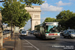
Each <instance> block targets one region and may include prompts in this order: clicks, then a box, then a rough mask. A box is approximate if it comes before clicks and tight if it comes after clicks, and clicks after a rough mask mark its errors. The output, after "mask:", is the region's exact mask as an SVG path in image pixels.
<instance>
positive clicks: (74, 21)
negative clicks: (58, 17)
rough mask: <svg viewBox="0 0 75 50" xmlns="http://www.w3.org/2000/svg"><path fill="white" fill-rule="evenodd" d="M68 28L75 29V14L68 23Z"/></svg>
mask: <svg viewBox="0 0 75 50" xmlns="http://www.w3.org/2000/svg"><path fill="white" fill-rule="evenodd" d="M66 27H67V28H71V29H75V14H73V17H72V18H70V19H69V20H67V21H66Z"/></svg>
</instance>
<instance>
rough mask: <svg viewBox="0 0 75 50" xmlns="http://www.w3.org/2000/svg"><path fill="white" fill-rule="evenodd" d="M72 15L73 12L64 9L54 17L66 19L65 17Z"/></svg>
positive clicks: (68, 17)
mask: <svg viewBox="0 0 75 50" xmlns="http://www.w3.org/2000/svg"><path fill="white" fill-rule="evenodd" d="M72 15H73V12H71V11H70V10H67V11H65V10H64V11H62V12H60V13H59V14H58V15H57V16H56V18H57V19H65V20H67V19H70V18H71V17H72Z"/></svg>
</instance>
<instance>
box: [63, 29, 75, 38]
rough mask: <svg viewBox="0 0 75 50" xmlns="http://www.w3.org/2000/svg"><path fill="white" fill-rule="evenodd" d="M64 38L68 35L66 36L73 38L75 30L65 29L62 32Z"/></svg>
mask: <svg viewBox="0 0 75 50" xmlns="http://www.w3.org/2000/svg"><path fill="white" fill-rule="evenodd" d="M63 36H64V38H66V37H68V38H75V30H71V29H70V30H66V31H64V33H63Z"/></svg>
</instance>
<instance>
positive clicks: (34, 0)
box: [4, 0, 44, 6]
mask: <svg viewBox="0 0 75 50" xmlns="http://www.w3.org/2000/svg"><path fill="white" fill-rule="evenodd" d="M4 1H5V2H8V1H9V3H12V2H16V1H20V2H23V3H25V4H26V5H28V6H31V5H32V4H39V5H41V4H42V3H44V1H42V0H4Z"/></svg>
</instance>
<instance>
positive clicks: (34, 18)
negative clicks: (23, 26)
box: [25, 6, 41, 30]
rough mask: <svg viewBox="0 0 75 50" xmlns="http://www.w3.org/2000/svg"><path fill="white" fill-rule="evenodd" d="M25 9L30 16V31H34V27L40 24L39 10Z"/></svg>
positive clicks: (33, 8) (38, 7) (38, 8)
mask: <svg viewBox="0 0 75 50" xmlns="http://www.w3.org/2000/svg"><path fill="white" fill-rule="evenodd" d="M25 9H26V10H27V12H29V14H30V15H31V30H34V27H35V25H38V24H40V15H41V14H40V13H41V8H40V6H32V7H25Z"/></svg>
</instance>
